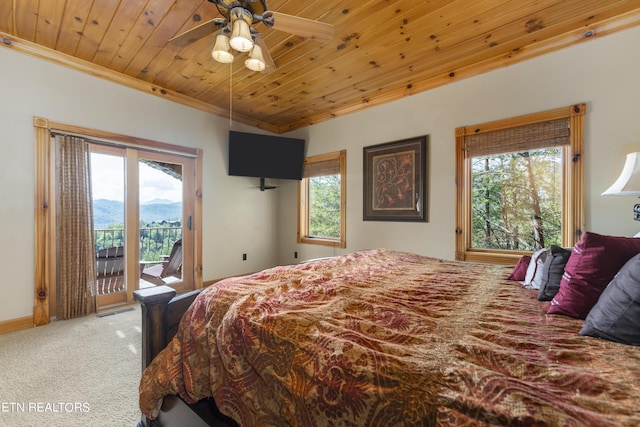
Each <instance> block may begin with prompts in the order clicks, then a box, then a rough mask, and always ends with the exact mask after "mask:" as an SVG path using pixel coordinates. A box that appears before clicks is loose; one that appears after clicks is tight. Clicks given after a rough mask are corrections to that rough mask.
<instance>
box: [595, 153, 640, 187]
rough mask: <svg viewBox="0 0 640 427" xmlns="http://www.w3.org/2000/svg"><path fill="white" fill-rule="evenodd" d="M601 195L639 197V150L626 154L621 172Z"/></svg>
mask: <svg viewBox="0 0 640 427" xmlns="http://www.w3.org/2000/svg"><path fill="white" fill-rule="evenodd" d="M602 195H603V196H636V197H640V152H635V153H629V154H627V159H626V161H625V163H624V167H623V168H622V173H621V174H620V176H619V177H618V179H617V180H616V182H614V183H613V185H612V186H611V187H609V188H607V189H606V190H605V191H604V192H603V193H602Z"/></svg>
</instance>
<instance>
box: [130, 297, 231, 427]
mask: <svg viewBox="0 0 640 427" xmlns="http://www.w3.org/2000/svg"><path fill="white" fill-rule="evenodd" d="M200 291H201V289H200V290H196V291H192V292H188V293H186V294H183V295H180V296H176V291H175V290H174V289H173V288H170V287H169V286H154V287H150V288H145V289H140V290H137V291H135V292H134V293H133V297H134V299H135V300H136V301H138V302H139V303H140V305H141V307H142V371H144V370H145V368H146V367H147V366H148V365H149V364H150V363H151V361H152V360H153V358H154V357H155V356H156V354H158V353H159V352H160V351H161V350H162V349H163V348H164V347H166V345H167V344H168V343H169V342H170V341H171V339H172V338H173V336H174V335H175V334H176V332H177V330H178V325H179V323H180V319H181V318H182V315H183V314H184V312H185V311H186V310H187V308H188V307H189V305H191V302H193V300H194V299H195V298H196V296H198V294H199V293H200ZM173 426H176V427H178V426H180V427H184V426H194V427H198V426H202V427H206V426H220V427H237V424H236V423H235V422H234V421H233V420H232V419H231V418H229V417H226V416H224V415H223V414H221V413H220V412H219V411H218V409H217V407H216V406H215V403H214V402H213V400H212V399H208V400H205V401H201V402H198V403H196V404H193V405H190V404H187V403H185V402H184V401H183V400H182V399H180V398H179V397H178V396H167V397H166V398H165V399H164V401H163V404H162V409H161V412H160V414H159V415H158V418H156V419H155V420H149V419H148V418H147V417H145V416H144V415H143V416H142V418H141V420H140V422H139V423H138V427H173Z"/></svg>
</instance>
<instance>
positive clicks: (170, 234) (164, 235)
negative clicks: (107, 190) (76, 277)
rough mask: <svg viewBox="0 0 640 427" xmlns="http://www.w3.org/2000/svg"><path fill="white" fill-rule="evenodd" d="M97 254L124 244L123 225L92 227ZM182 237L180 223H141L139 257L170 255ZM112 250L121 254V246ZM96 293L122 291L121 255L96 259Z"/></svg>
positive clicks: (151, 257) (158, 258) (148, 258)
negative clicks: (148, 225) (115, 259)
mask: <svg viewBox="0 0 640 427" xmlns="http://www.w3.org/2000/svg"><path fill="white" fill-rule="evenodd" d="M94 237H95V244H96V254H98V253H99V252H100V251H102V253H104V252H109V251H110V248H111V249H115V248H122V247H124V237H125V236H124V229H123V228H99V229H95V230H94ZM181 238H182V227H179V226H178V227H175V226H174V227H143V228H140V260H144V261H160V260H162V256H163V255H169V254H170V253H171V248H172V247H173V244H174V243H175V242H176V241H177V240H179V239H181ZM111 252H114V253H117V254H119V256H121V257H122V256H123V251H122V249H119V250H111ZM97 264H98V272H97V273H98V294H99V295H105V294H110V293H114V292H122V291H124V290H125V286H124V258H122V260H121V262H119V263H118V262H112V261H109V262H106V261H105V260H102V262H100V261H98V263H97Z"/></svg>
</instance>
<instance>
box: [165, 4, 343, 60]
mask: <svg viewBox="0 0 640 427" xmlns="http://www.w3.org/2000/svg"><path fill="white" fill-rule="evenodd" d="M208 1H210V2H211V3H213V4H215V5H216V8H217V9H218V12H220V14H221V15H222V16H223V17H222V18H215V19H212V20H211V21H207V22H205V23H203V24H200V25H198V26H197V27H194V28H192V29H190V30H188V31H186V32H184V33H182V34H179V35H177V36H175V37H174V38H172V39H171V40H169V42H171V43H173V44H175V45H177V46H181V47H184V46H187V45H189V44H191V43H193V42H195V41H196V40H199V39H201V38H202V37H205V36H207V35H209V34H212V33H213V32H215V31H216V30H217V29H218V28H219V29H220V30H219V32H218V35H217V36H216V43H215V46H214V48H213V50H212V51H211V56H212V57H213V58H214V59H215V60H216V61H218V62H222V63H229V62H232V61H233V60H234V58H235V56H234V53H233V52H234V51H236V52H240V53H245V52H246V53H248V54H249V57H248V58H247V59H246V60H245V66H246V67H247V68H249V69H250V70H252V71H264V72H271V71H273V70H275V63H274V62H273V59H272V58H271V55H270V54H269V50H268V49H267V47H266V45H265V43H264V39H263V37H262V34H260V32H259V31H257V30H256V29H255V28H253V26H254V25H256V24H257V23H258V22H262V23H263V24H264V25H265V26H267V28H273V29H274V30H279V31H285V32H288V33H291V34H294V35H297V36H300V37H304V38H309V39H313V40H318V41H324V42H327V41H330V40H331V39H332V38H333V26H332V25H331V24H326V23H324V22H320V21H314V20H311V19H306V18H301V17H298V16H293V15H287V14H286V13H280V12H276V11H270V10H269V9H268V6H267V1H266V0H243V1H229V0H208Z"/></svg>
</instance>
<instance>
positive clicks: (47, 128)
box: [33, 116, 203, 326]
mask: <svg viewBox="0 0 640 427" xmlns="http://www.w3.org/2000/svg"><path fill="white" fill-rule="evenodd" d="M33 126H34V131H35V146H34V147H35V149H34V157H35V213H34V215H35V218H34V230H35V232H34V253H35V264H34V269H35V275H34V305H33V325H34V326H41V325H46V324H48V323H49V321H50V313H51V309H50V303H51V302H54V301H55V300H53V298H54V295H53V294H52V292H55V280H56V279H55V268H56V267H55V266H56V263H55V256H56V254H55V227H54V221H55V189H54V188H53V187H54V184H55V179H54V178H53V175H52V174H53V173H55V164H54V159H55V157H54V154H53V144H52V136H51V134H52V133H57V132H61V133H65V134H69V135H76V136H80V137H83V138H86V139H88V140H89V141H90V142H98V143H104V144H107V145H114V146H118V147H122V148H123V149H125V150H134V151H135V150H141V151H150V152H153V153H159V154H158V155H161V154H170V155H176V156H181V157H185V158H189V159H192V160H193V162H194V177H193V183H192V187H193V188H191V190H190V191H191V193H192V194H193V196H190V197H193V203H191V202H189V204H192V205H193V229H194V233H193V262H194V265H193V270H194V273H193V275H194V278H193V289H200V288H202V286H203V281H202V164H203V163H202V158H203V151H202V149H199V148H191V147H185V146H180V145H174V144H168V143H163V142H158V141H153V140H149V139H144V138H138V137H133V136H128V135H122V134H117V133H113V132H105V131H100V130H96V129H91V128H85V127H80V126H75V125H70V124H65V123H60V122H54V121H52V120H49V119H47V118H43V117H37V116H34V117H33ZM133 201H134V202H135V203H131V204H132V205H137V199H135V200H133ZM130 233H134V234H130V235H128V236H127V239H130V240H131V241H132V242H137V241H138V240H137V239H138V236H137V230H133V231H131V232H130ZM130 246H131V247H133V245H132V244H130ZM137 267H138V266H136V268H129V269H128V271H129V273H128V274H131V275H132V276H131V277H130V278H128V280H129V282H132V281H133V279H134V278H135V279H137V278H138V271H139V270H138V268H137ZM127 301H128V302H133V291H132V290H128V294H127Z"/></svg>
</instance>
